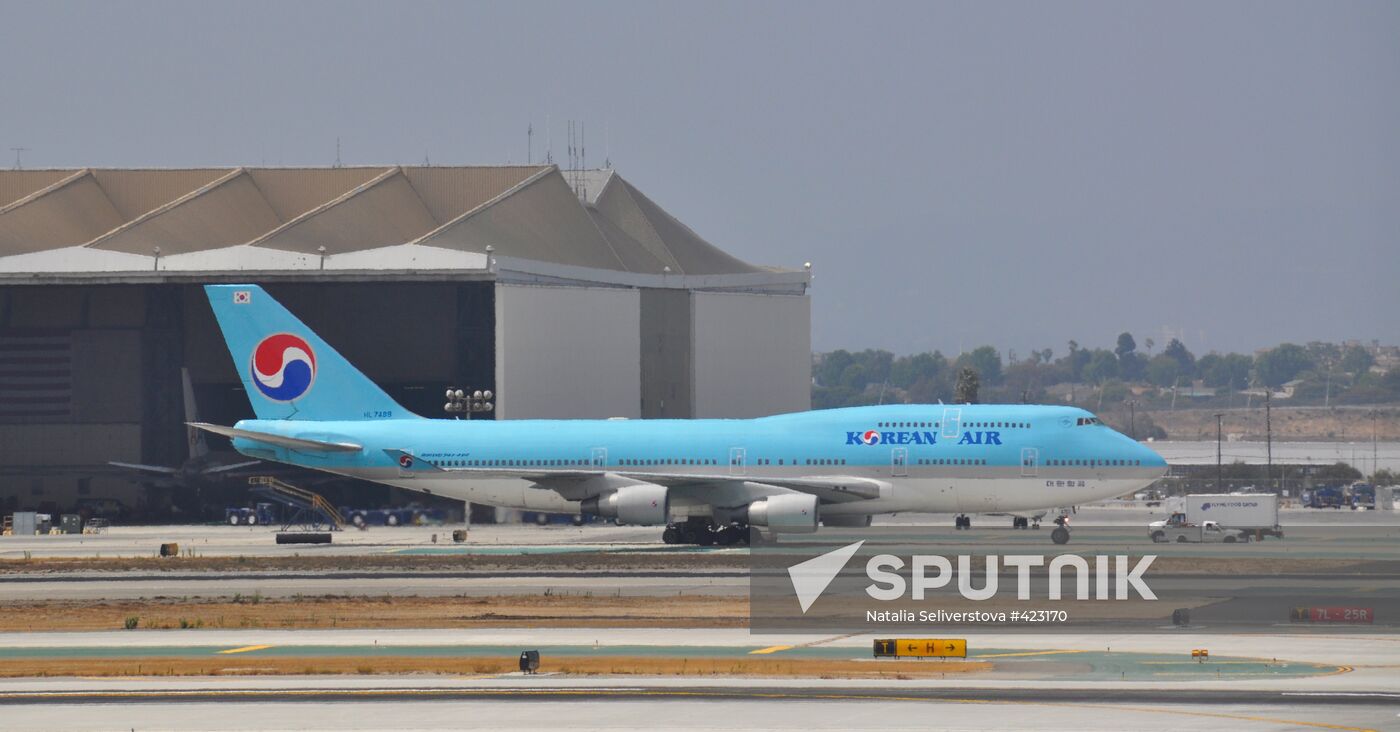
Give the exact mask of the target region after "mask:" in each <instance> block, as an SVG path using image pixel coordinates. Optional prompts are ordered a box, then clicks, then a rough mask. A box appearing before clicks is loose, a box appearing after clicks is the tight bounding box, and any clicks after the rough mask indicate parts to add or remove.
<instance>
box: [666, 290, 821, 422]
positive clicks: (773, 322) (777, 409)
mask: <svg viewBox="0 0 1400 732" xmlns="http://www.w3.org/2000/svg"><path fill="white" fill-rule="evenodd" d="M691 309H692V314H691V318H692V326H691V332H692V343H693V346H692V348H691V351H692V353H693V355H694V360H693V368H694V378H695V387H694V416H695V417H697V418H706V417H762V416H766V415H770V414H782V413H784V412H800V411H805V410H807V409H810V408H811V406H812V393H811V382H812V378H811V373H812V365H811V364H812V328H811V322H812V310H811V300H810V299H809V298H807V297H806V296H803V295H759V294H748V293H718V292H695V293H693V294H692V295H691Z"/></svg>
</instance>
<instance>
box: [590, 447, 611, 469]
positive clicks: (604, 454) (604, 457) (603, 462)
mask: <svg viewBox="0 0 1400 732" xmlns="http://www.w3.org/2000/svg"><path fill="white" fill-rule="evenodd" d="M607 464H608V448H606V447H595V448H593V467H595V468H602V467H606V466H607Z"/></svg>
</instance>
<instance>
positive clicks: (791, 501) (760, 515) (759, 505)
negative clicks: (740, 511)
mask: <svg viewBox="0 0 1400 732" xmlns="http://www.w3.org/2000/svg"><path fill="white" fill-rule="evenodd" d="M748 514H749V516H748V518H749V521H748V523H749V525H750V526H764V527H767V528H769V529H772V530H773V531H774V532H776V533H780V534H810V533H812V532H814V531H816V530H817V520H818V518H819V516H818V513H817V497H816V496H807V495H800V496H769V497H767V498H764V499H763V500H761V501H754V502H753V503H750V504H749V509H748Z"/></svg>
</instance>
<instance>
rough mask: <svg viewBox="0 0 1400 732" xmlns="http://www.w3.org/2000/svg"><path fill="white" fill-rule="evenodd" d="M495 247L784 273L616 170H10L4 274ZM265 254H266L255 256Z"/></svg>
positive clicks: (584, 261) (0, 232) (598, 260)
mask: <svg viewBox="0 0 1400 732" xmlns="http://www.w3.org/2000/svg"><path fill="white" fill-rule="evenodd" d="M405 245H415V246H417V247H420V248H419V249H407V250H406V249H403V248H402V247H403V246H405ZM487 246H491V247H492V251H494V252H495V253H496V254H497V255H498V256H501V257H505V258H510V259H512V260H531V261H537V262H542V263H546V264H553V265H565V266H569V267H578V268H586V269H590V270H612V271H617V272H624V273H632V274H647V275H649V274H662V273H671V274H677V275H701V276H710V275H732V274H749V273H764V272H775V271H778V270H774V269H771V268H766V267H756V266H754V265H750V264H748V263H746V262H744V261H742V260H740V259H738V258H736V257H734V256H732V255H730V254H728V253H726V252H724V251H723V250H721V249H719V248H717V247H715V246H713V245H712V244H710V243H709V242H707V241H705V240H704V239H703V238H701V237H700V236H699V235H698V234H696V233H695V232H694V231H692V230H691V229H690V228H689V227H687V226H685V225H684V224H682V223H680V222H679V221H677V220H676V219H675V218H674V217H673V216H671V215H670V214H669V213H667V212H666V211H665V210H664V209H662V208H661V207H660V206H658V205H657V204H655V203H654V202H652V201H651V199H649V198H647V197H646V196H645V195H643V194H642V193H641V192H640V191H639V190H637V189H636V187H635V186H633V185H632V184H631V183H629V182H628V181H626V180H624V179H623V178H622V177H621V176H619V175H617V173H616V172H614V171H613V170H612V169H602V170H560V169H559V168H558V166H555V165H499V166H485V165H481V166H401V165H393V166H359V167H333V168H305V167H289V168H288V167H231V168H119V169H116V168H79V169H52V170H3V171H0V273H3V272H17V271H20V270H23V271H25V272H28V273H32V274H43V273H44V272H46V271H53V272H68V273H72V272H94V273H97V272H112V271H121V270H125V269H127V267H126V266H124V265H123V263H124V262H127V261H128V260H127V259H126V258H124V257H122V256H121V255H122V254H125V255H128V256H134V257H139V258H141V259H146V260H147V261H149V260H148V258H150V257H152V256H159V257H171V256H179V257H180V259H181V261H182V263H184V264H185V266H188V267H190V269H191V270H196V271H197V270H198V268H199V266H200V263H201V262H203V261H206V260H207V262H208V264H209V265H210V267H211V268H217V267H218V266H219V265H220V264H222V263H224V262H226V261H229V260H230V259H231V257H232V258H234V259H237V260H238V261H245V260H247V259H248V258H249V257H250V256H251V257H253V259H256V260H257V261H265V262H269V263H272V264H276V263H277V262H281V261H283V260H284V259H285V260H286V261H287V262H292V261H296V262H300V261H301V260H300V259H297V258H296V257H292V258H291V259H287V258H285V257H279V256H276V252H278V251H280V252H285V253H287V254H292V255H303V256H305V255H310V256H313V257H331V258H334V257H338V256H346V255H349V254H351V253H355V254H356V256H355V257H353V259H354V261H355V262H356V264H357V265H363V266H365V268H366V269H371V270H372V269H377V268H378V267H375V266H374V265H375V263H376V257H377V255H382V257H383V259H384V260H385V261H384V265H383V267H384V268H385V269H402V262H401V260H400V259H399V257H398V256H396V255H399V254H402V253H403V252H406V251H414V252H420V253H422V252H434V251H439V250H449V251H452V250H455V251H459V252H463V253H474V254H481V253H484V252H485V251H486V247H487ZM421 247H427V249H423V248H421ZM260 250H261V251H267V252H268V256H266V257H263V256H257V255H256V254H255V252H257V251H260ZM102 252H107V253H109V254H105V255H104V254H102ZM238 252H241V253H238ZM391 259H392V260H393V261H390V260H391ZM437 259H441V258H440V257H436V256H435V258H434V261H436V260H437ZM132 261H136V260H132ZM49 268H51V269H49Z"/></svg>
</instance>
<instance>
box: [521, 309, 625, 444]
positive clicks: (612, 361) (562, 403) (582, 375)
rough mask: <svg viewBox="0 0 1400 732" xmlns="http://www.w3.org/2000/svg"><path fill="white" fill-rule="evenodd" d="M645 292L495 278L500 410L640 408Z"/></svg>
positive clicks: (601, 412) (556, 412)
mask: <svg viewBox="0 0 1400 732" xmlns="http://www.w3.org/2000/svg"><path fill="white" fill-rule="evenodd" d="M640 348H641V295H640V292H639V291H638V290H635V289H628V288H607V287H551V286H535V285H504V284H498V285H496V418H497V419H544V418H553V419H606V418H608V417H631V418H635V417H640V416H641V387H640V384H641V360H640V358H639V353H640Z"/></svg>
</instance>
